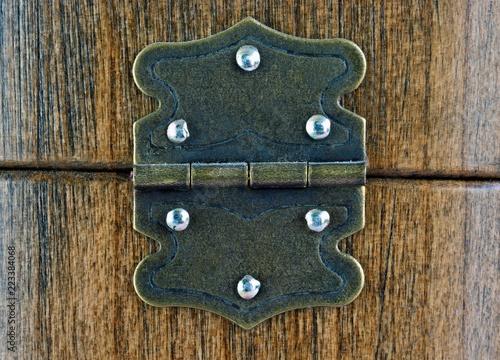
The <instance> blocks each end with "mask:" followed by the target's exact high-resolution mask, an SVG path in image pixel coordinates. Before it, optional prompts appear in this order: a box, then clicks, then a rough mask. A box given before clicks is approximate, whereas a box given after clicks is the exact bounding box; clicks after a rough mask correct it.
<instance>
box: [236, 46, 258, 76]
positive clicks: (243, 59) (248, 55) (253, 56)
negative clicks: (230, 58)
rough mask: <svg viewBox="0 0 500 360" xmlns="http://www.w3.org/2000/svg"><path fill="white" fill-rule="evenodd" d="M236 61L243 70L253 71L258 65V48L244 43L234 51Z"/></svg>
mask: <svg viewBox="0 0 500 360" xmlns="http://www.w3.org/2000/svg"><path fill="white" fill-rule="evenodd" d="M236 62H237V63H238V66H239V67H240V68H242V69H243V70H245V71H254V70H255V69H257V68H258V67H259V64H260V54H259V50H258V49H257V48H256V47H255V46H252V45H244V46H242V47H240V48H239V49H238V51H237V52H236Z"/></svg>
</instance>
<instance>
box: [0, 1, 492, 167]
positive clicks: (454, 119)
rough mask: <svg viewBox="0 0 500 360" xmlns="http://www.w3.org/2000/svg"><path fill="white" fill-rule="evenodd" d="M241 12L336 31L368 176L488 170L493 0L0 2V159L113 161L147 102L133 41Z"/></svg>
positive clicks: (126, 157)
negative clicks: (358, 80) (358, 64)
mask: <svg viewBox="0 0 500 360" xmlns="http://www.w3.org/2000/svg"><path fill="white" fill-rule="evenodd" d="M246 16H253V17H255V18H256V19H257V20H259V21H261V22H263V23H264V24H266V25H268V26H271V27H273V28H275V29H277V30H279V31H282V32H285V33H287V34H291V35H296V36H302V37H309V38H330V37H338V36H340V37H346V38H348V39H350V40H353V41H355V42H356V43H358V44H359V46H360V47H361V49H362V50H363V51H364V53H365V54H366V58H367V61H368V69H367V74H366V80H365V81H364V82H363V83H362V84H361V86H360V88H359V90H357V91H356V92H355V93H353V94H350V95H347V96H346V98H345V101H344V103H345V105H346V107H348V108H349V109H353V110H355V111H356V112H358V113H359V114H361V115H362V116H364V117H366V119H367V148H368V158H369V160H370V171H371V174H372V175H378V176H385V175H405V176H408V175H413V174H418V175H421V176H441V175H443V176H474V177H492V176H495V177H497V176H498V172H499V166H500V149H499V143H500V141H499V133H500V125H499V124H500V122H499V121H498V118H499V116H500V101H499V99H500V93H499V91H500V90H499V86H498V84H499V81H500V79H499V73H500V52H499V51H498V49H499V48H500V31H498V29H499V27H500V1H499V0H492V1H474V0H458V1H457V0H447V1H437V0H435V1H431V0H427V1H423V0H420V1H417V0H410V1H407V2H405V3H404V5H403V4H402V3H401V2H400V1H386V2H378V1H375V2H374V1H361V0H358V1H326V0H320V1H316V0H315V1H285V0H282V1H257V2H255V1H243V0H236V1H208V0H207V1H190V2H183V1H147V2H143V1H90V0H82V1H47V0H40V1H14V0H4V1H3V2H2V11H1V12H0V49H1V63H0V77H1V83H2V86H1V89H0V92H1V102H0V113H1V114H2V121H1V122H0V134H2V135H3V136H2V138H3V141H2V142H0V160H1V162H0V166H2V167H3V168H15V167H19V166H23V167H38V168H40V167H42V168H57V169H59V168H65V169H71V168H80V169H82V168H83V169H89V170H91V169H102V168H104V169H123V168H130V167H131V163H132V151H131V149H132V124H133V122H134V121H135V120H137V119H139V118H141V117H143V116H144V115H146V114H148V113H149V112H151V111H152V110H153V109H155V108H156V106H157V105H156V104H155V103H154V101H153V100H152V99H149V98H147V97H146V96H144V95H142V93H140V91H139V90H138V89H137V87H136V86H135V84H134V82H133V79H132V64H133V61H134V58H135V56H136V55H137V53H138V52H139V51H140V50H141V49H142V48H143V47H145V46H146V45H148V44H150V43H152V42H157V41H185V40H193V39H199V38H203V37H206V36H208V35H211V34H214V33H217V32H219V31H221V30H224V29H226V28H228V27H229V26H231V25H233V24H235V23H236V22H238V21H239V20H241V19H243V18H244V17H246Z"/></svg>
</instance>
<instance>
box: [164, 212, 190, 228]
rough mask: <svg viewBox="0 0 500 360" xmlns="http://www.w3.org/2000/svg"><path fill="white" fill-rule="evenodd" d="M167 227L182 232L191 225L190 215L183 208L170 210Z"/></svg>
mask: <svg viewBox="0 0 500 360" xmlns="http://www.w3.org/2000/svg"><path fill="white" fill-rule="evenodd" d="M166 221H167V226H168V227H169V228H171V229H172V230H175V231H182V230H184V229H186V228H187V227H188V225H189V213H188V212H187V211H186V210H184V209H181V208H178V209H173V210H170V211H169V212H168V214H167V219H166Z"/></svg>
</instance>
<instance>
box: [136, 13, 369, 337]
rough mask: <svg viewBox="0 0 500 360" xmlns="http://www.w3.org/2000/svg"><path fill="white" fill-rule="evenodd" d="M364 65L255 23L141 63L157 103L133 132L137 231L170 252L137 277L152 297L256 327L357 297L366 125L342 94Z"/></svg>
mask: <svg viewBox="0 0 500 360" xmlns="http://www.w3.org/2000/svg"><path fill="white" fill-rule="evenodd" d="M259 57H260V59H259ZM365 67H366V65H365V59H364V56H363V54H362V52H361V51H360V50H359V48H358V47H357V46H356V45H355V44H353V43H352V42H350V41H347V40H344V39H328V40H307V39H300V38H295V37H292V36H288V35H285V34H282V33H279V32H277V31H274V30H272V29H270V28H267V27H265V26H263V25H262V24H260V23H258V22H257V21H255V20H254V19H252V18H247V19H245V20H243V21H242V22H240V23H238V24H236V25H235V26H233V27H231V28H230V29H228V30H226V31H224V32H221V33H219V34H217V35H214V36H211V37H209V38H206V39H203V40H197V41H191V42H185V43H156V44H152V45H150V46H148V47H146V48H145V49H144V50H143V51H142V52H141V53H140V54H139V55H138V57H137V59H136V62H135V64H134V78H135V81H136V83H137V85H138V86H139V88H140V89H141V90H142V91H143V92H144V93H146V94H148V95H150V96H153V97H155V98H157V99H158V100H159V102H160V106H159V108H158V110H157V111H155V112H153V113H151V114H149V115H147V116H146V117H144V118H142V119H140V120H138V121H137V122H136V123H135V124H134V144H135V148H134V181H135V191H134V205H135V208H134V227H135V229H136V230H138V231H139V232H141V233H143V234H145V235H147V236H149V237H151V238H153V239H155V240H156V241H158V242H159V243H160V245H161V247H160V250H159V251H158V252H157V253H155V254H151V255H149V256H148V257H146V258H145V259H144V260H143V261H142V262H141V263H140V264H139V266H138V267H137V270H136V273H135V278H134V284H135V288H136V291H137V293H138V294H139V296H140V297H141V298H142V299H143V300H144V301H146V302H147V303H149V304H151V305H154V306H190V307H197V308H202V309H206V310H209V311H212V312H215V313H218V314H220V315H222V316H225V317H227V318H229V319H230V320H232V321H234V322H236V323H238V324H239V325H241V326H243V327H245V328H251V327H253V326H254V325H256V324H257V323H259V322H261V321H262V320H264V319H266V318H268V317H270V316H272V315H274V314H277V313H280V312H283V311H286V310H289V309H294V308H300V307H306V306H314V305H328V306H339V305H343V304H347V303H349V302H350V301H352V300H353V299H354V298H355V297H356V296H357V295H358V294H359V292H360V291H361V288H362V286H363V282H364V277H363V271H362V269H361V266H360V265H359V264H358V262H357V261H356V260H355V259H354V258H352V257H351V256H349V255H347V254H345V253H342V252H340V251H339V249H338V247H337V244H338V242H339V240H341V239H343V238H345V237H346V236H348V235H350V234H352V233H354V232H356V231H358V230H360V229H361V228H362V227H363V226H364V186H363V185H364V183H365V171H366V158H365V138H364V137H365V121H364V119H363V118H361V117H360V116H358V115H356V114H354V113H352V112H349V111H347V110H346V109H344V108H342V107H341V106H340V104H339V98H340V97H341V96H342V95H343V94H344V93H346V92H348V91H352V90H353V89H355V88H356V87H357V86H358V84H359V82H360V81H361V80H362V78H363V76H364V72H365ZM188 217H189V222H187V219H188ZM328 218H329V220H328ZM323 227H324V229H323ZM311 229H313V230H314V231H313V230H311Z"/></svg>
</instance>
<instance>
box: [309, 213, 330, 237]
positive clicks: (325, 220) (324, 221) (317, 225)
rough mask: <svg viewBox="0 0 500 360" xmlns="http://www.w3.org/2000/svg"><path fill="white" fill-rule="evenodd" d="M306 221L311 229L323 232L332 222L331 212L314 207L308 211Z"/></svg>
mask: <svg viewBox="0 0 500 360" xmlns="http://www.w3.org/2000/svg"><path fill="white" fill-rule="evenodd" d="M306 222H307V226H308V227H309V229H311V230H312V231H316V232H321V231H323V230H325V228H326V227H327V226H328V224H329V223H330V214H328V212H327V211H324V210H320V209H313V210H310V211H308V212H307V214H306Z"/></svg>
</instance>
